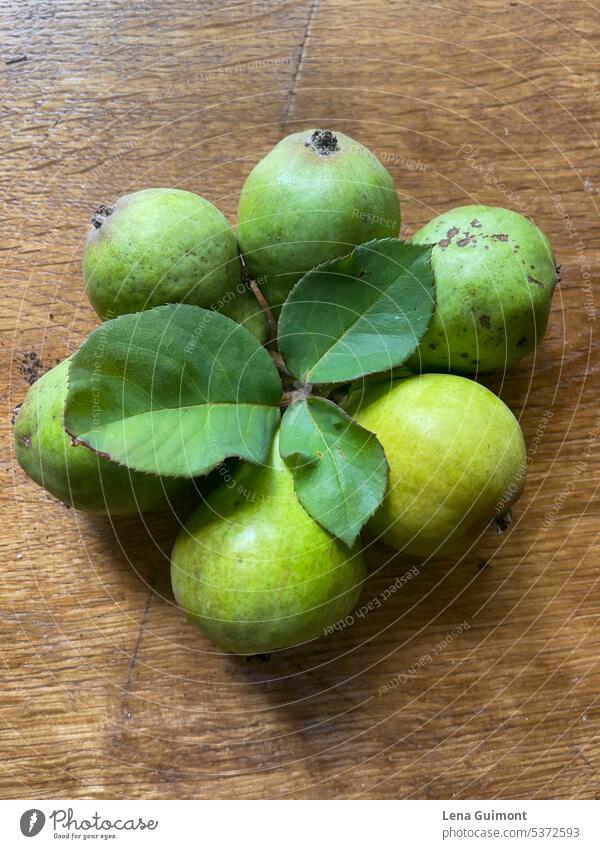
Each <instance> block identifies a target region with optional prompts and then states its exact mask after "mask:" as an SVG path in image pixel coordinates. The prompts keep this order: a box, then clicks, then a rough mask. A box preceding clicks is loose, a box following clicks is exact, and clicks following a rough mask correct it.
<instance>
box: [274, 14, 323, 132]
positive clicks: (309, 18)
mask: <svg viewBox="0 0 600 849" xmlns="http://www.w3.org/2000/svg"><path fill="white" fill-rule="evenodd" d="M316 7H317V0H312V2H311V4H310V7H309V9H308V16H307V19H306V26H305V27H304V34H303V36H302V41H301V42H300V55H299V56H298V62H297V63H296V68H295V70H294V76H293V78H292V84H291V86H290V90H289V92H288V96H287V98H286V100H285V105H284V108H283V115H282V117H281V125H280V126H281V130H282V131H284V130H285V129H286V127H287V124H288V120H289V115H290V111H291V108H292V103H293V102H294V98H295V96H296V83H297V81H298V77H299V76H300V71H301V70H302V65H303V63H304V50H305V47H306V42H307V40H308V37H309V35H310V26H311V24H312V20H313V17H314V13H315V9H316Z"/></svg>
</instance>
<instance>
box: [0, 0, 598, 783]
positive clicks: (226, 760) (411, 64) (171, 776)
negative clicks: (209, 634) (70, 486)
mask: <svg viewBox="0 0 600 849" xmlns="http://www.w3.org/2000/svg"><path fill="white" fill-rule="evenodd" d="M2 17H3V22H2V30H3V34H4V37H3V43H2V56H3V59H4V62H3V63H2V65H1V67H0V73H1V74H2V77H3V79H2V85H3V92H4V95H3V98H2V107H1V108H2V124H1V128H0V132H1V134H2V157H1V158H0V188H1V192H2V199H3V203H2V208H3V213H4V222H3V227H2V232H1V234H0V250H1V252H2V253H1V262H2V276H1V283H0V285H1V286H2V310H1V322H2V323H1V325H0V327H1V331H2V336H1V342H2V344H1V348H0V356H1V358H2V360H1V362H2V374H3V375H4V376H5V381H4V382H3V395H2V400H3V404H4V408H5V412H6V415H5V417H4V429H5V437H6V438H5V440H4V452H3V457H2V466H1V473H2V477H3V485H2V489H1V493H0V498H1V499H2V518H3V523H4V531H3V534H2V538H1V540H0V544H1V546H2V562H3V572H2V599H1V602H0V604H1V606H0V645H1V647H2V648H1V658H2V671H1V675H2V680H1V693H0V744H1V748H2V758H1V761H0V765H1V770H0V794H1V795H2V796H4V797H6V798H13V797H21V796H27V797H32V798H52V797H63V798H64V797H97V798H127V797H133V798H157V797H158V798H215V797H225V798H263V797H282V796H283V797H285V796H287V797H299V798H319V797H321V798H345V797H354V796H358V797H365V798H372V797H383V798H407V797H411V798H414V797H417V798H418V797H426V798H427V797H429V798H447V797H450V798H484V799H490V798H496V797H509V798H524V797H534V798H559V797H575V798H594V797H595V798H597V797H598V794H599V790H600V787H599V779H598V768H599V766H600V742H599V739H598V734H599V731H600V701H599V696H598V693H599V691H600V667H599V658H600V631H599V627H598V617H599V611H600V605H599V588H598V572H599V567H600V545H599V542H598V530H599V528H600V514H599V511H598V506H597V503H598V502H597V496H596V493H597V487H598V481H599V477H600V475H599V461H598V436H599V433H600V420H599V418H598V415H599V409H598V395H599V391H600V367H599V356H598V355H599V346H598V334H597V331H596V332H594V331H595V330H596V321H595V316H596V312H595V310H597V303H596V304H595V303H594V299H598V297H599V295H598V288H597V287H598V271H597V268H598V260H599V259H600V257H599V242H598V232H599V229H598V200H599V191H600V169H599V164H598V148H597V144H598V132H599V128H600V123H599V120H600V119H599V116H600V65H599V60H598V50H597V45H598V43H599V37H600V16H599V14H598V11H597V10H594V8H593V6H592V5H590V4H588V3H585V2H572V3H568V4H567V3H563V2H561V0H543V2H542V0H535V2H534V3H528V4H525V3H521V2H505V0H484V2H479V3H476V4H474V3H469V2H466V0H452V2H441V3H426V2H413V1H412V0H407V2H404V0H403V2H399V1H398V2H393V0H392V2H387V0H355V2H353V3H351V4H349V3H347V2H342V0H311V2H305V3H303V2H291V1H290V2H273V0H259V2H253V3H247V2H233V3H230V4H223V3H217V2H213V0H210V2H203V3H197V4H190V3H187V2H183V0H173V2H171V3H168V4H166V3H162V2H154V0H140V2H135V0H132V1H131V2H123V3H117V2H105V0H101V2H91V0H58V1H57V2H50V0H47V2H40V0H35V2H34V1H33V0H8V1H7V2H5V3H4V4H3V7H2ZM23 55H24V56H26V57H27V58H26V60H23V61H20V62H13V63H11V64H5V63H6V62H7V61H8V60H10V59H11V58H16V57H19V56H23ZM311 125H313V126H314V125H323V126H325V125H326V126H330V127H333V128H338V129H339V130H342V131H344V132H346V133H349V134H350V135H352V136H354V137H356V138H357V139H359V140H360V141H361V142H362V143H363V144H366V145H368V146H369V147H371V148H373V149H375V150H376V151H377V152H378V155H379V156H380V157H381V159H382V160H383V161H384V162H385V164H386V165H387V166H388V168H389V170H390V171H391V172H392V174H393V176H394V179H395V180H396V183H397V186H398V190H399V193H400V197H401V201H402V205H403V218H404V232H405V233H410V232H412V231H413V230H414V229H416V228H417V227H419V226H420V225H422V224H423V223H424V222H425V221H427V220H428V219H429V218H430V217H431V216H432V215H433V214H434V213H437V212H440V211H442V210H444V209H448V208H450V207H452V206H454V205H457V204H459V203H464V202H470V201H481V202H486V203H492V204H496V205H504V206H512V207H516V208H520V209H522V210H523V211H524V212H525V213H526V214H528V215H531V216H532V217H534V218H535V220H536V222H537V223H538V224H539V225H540V226H541V227H542V228H543V229H544V230H545V231H546V232H547V233H548V234H549V235H550V237H551V239H552V242H553V244H554V246H555V249H556V253H557V256H558V258H559V261H560V263H561V264H562V283H561V286H560V288H559V290H558V291H557V293H556V296H555V299H554V305H553V310H552V317H551V324H550V328H549V331H548V334H547V337H546V339H545V340H544V343H543V345H542V346H541V348H540V349H539V350H538V351H537V352H536V354H535V356H531V357H530V358H528V359H527V360H526V361H524V362H523V363H522V364H521V366H520V367H519V368H517V369H516V370H514V371H512V372H510V373H507V374H505V375H500V376H497V377H495V378H493V379H492V380H490V381H488V383H489V385H490V386H493V388H495V389H496V390H497V391H498V392H499V393H500V394H501V395H502V397H503V398H504V399H505V400H506V401H507V402H508V403H509V404H510V405H511V406H512V408H513V409H514V410H515V412H516V413H517V414H518V415H519V416H520V419H521V422H522V425H523V428H524V431H525V435H526V439H527V444H528V450H529V457H530V469H529V478H528V484H527V489H526V492H525V495H524V497H523V499H522V501H521V502H520V503H519V505H518V507H517V508H516V510H515V525H514V527H513V529H512V531H511V532H510V534H509V535H507V536H506V537H503V538H499V539H496V538H495V537H494V536H493V535H490V536H489V537H488V538H487V539H486V542H485V544H484V545H483V546H482V548H481V549H479V550H477V551H476V552H472V553H469V554H467V555H466V556H465V557H464V558H462V559H461V560H460V561H459V562H439V563H436V564H428V565H426V566H420V565H418V564H417V565H415V564H414V563H412V562H408V561H407V560H406V559H403V558H400V557H396V558H395V559H393V560H392V559H390V558H389V554H388V553H387V552H385V551H384V550H378V551H376V552H374V553H373V554H372V555H371V556H370V567H371V572H370V577H369V580H368V582H367V585H366V587H365V590H364V595H363V602H368V601H369V600H371V599H377V598H380V595H381V593H382V592H383V591H384V590H385V589H386V588H387V587H390V586H392V585H393V584H394V581H395V580H396V578H397V576H398V575H403V574H405V573H407V572H408V571H409V570H410V569H412V568H413V567H414V568H415V574H412V573H411V575H412V576H411V578H410V580H408V581H407V582H406V584H405V585H404V586H403V588H402V589H401V590H398V591H395V592H393V593H392V594H391V596H390V598H389V600H388V601H386V602H385V603H384V604H382V605H381V607H379V608H376V609H374V610H372V611H371V612H369V614H368V615H366V616H364V617H362V618H359V617H356V618H355V622H354V624H353V625H351V626H349V627H347V628H344V629H343V630H342V631H341V632H339V633H334V634H332V635H330V636H329V637H327V638H324V639H322V640H320V641H318V642H315V643H312V644H311V645H309V646H306V647H305V648H304V649H301V650H297V651H291V652H282V653H278V654H276V655H273V656H272V657H271V659H270V661H268V662H261V661H260V660H256V659H254V660H251V661H247V660H245V659H238V658H233V657H228V656H223V655H221V654H219V653H218V652H217V651H215V649H214V648H213V647H212V646H211V645H210V644H209V643H208V642H206V641H205V640H204V639H203V638H202V637H201V636H200V635H199V634H197V633H196V632H195V631H194V630H193V629H192V627H191V626H189V625H188V624H186V622H185V620H184V618H183V616H182V615H181V614H180V613H179V611H178V610H177V609H176V607H175V606H174V603H173V598H172V595H171V591H170V587H169V579H168V556H169V551H170V547H171V544H172V540H173V537H174V535H175V533H176V530H177V523H176V521H175V520H174V519H172V518H170V517H165V518H161V519H160V520H159V521H158V522H156V521H153V522H152V524H151V525H148V526H146V525H145V524H144V522H143V521H142V520H138V519H135V520H127V521H125V520H122V521H120V522H118V523H114V524H111V523H110V522H109V521H107V520H103V519H99V518H89V517H86V516H84V515H82V514H78V513H76V512H75V511H73V510H69V509H67V508H66V507H64V506H62V505H60V504H58V503H57V502H55V501H54V500H53V499H52V498H50V497H49V496H46V495H45V494H44V493H43V492H42V491H40V490H39V489H37V488H36V487H35V486H34V485H32V484H31V483H30V482H29V481H27V480H26V479H25V477H24V475H23V474H22V473H21V472H20V470H19V469H18V468H15V462H14V454H13V450H12V446H11V438H10V411H11V409H12V408H13V407H14V406H15V404H17V403H18V402H20V401H21V400H22V398H23V396H24V394H25V391H26V389H27V386H28V383H29V382H30V381H31V380H32V379H34V378H35V376H36V375H37V374H39V373H41V372H42V371H43V370H44V369H47V368H49V367H50V366H52V365H53V364H54V363H56V362H57V361H58V360H60V359H62V358H63V357H64V356H65V355H67V354H68V353H70V352H71V351H73V350H74V349H75V348H76V347H77V345H78V344H79V343H80V342H81V340H82V339H83V338H84V336H85V335H86V334H87V333H88V332H89V331H90V330H91V329H92V328H93V327H94V326H95V324H96V319H95V316H94V314H93V312H92V310H91V308H90V307H89V306H88V304H87V303H86V300H85V297H84V294H83V289H82V285H81V270H80V266H81V243H82V239H83V236H84V234H85V231H86V229H87V222H88V219H89V215H90V213H91V211H92V210H93V209H94V207H95V206H96V205H97V204H98V203H99V202H103V201H104V202H110V201H111V200H114V199H115V198H116V197H118V196H119V195H121V194H123V193H124V192H127V191H131V190H133V189H138V188H142V187H145V186H153V185H164V186H178V187H182V188H188V189H192V190H194V191H197V192H199V193H201V194H202V195H205V196H206V197H208V198H209V199H210V200H211V201H213V202H214V203H216V204H217V205H218V206H219V207H220V208H221V209H222V210H223V211H224V212H225V214H226V215H228V216H229V217H230V218H231V220H232V221H233V220H234V218H235V211H236V206H237V196H238V192H239V189H240V187H241V185H242V182H243V180H244V178H245V176H246V174H247V173H248V172H249V170H250V168H251V167H252V165H253V164H254V163H255V162H256V161H257V160H258V159H259V158H260V157H261V156H263V155H264V154H265V153H266V152H267V151H268V150H269V148H270V147H271V146H272V145H273V144H274V143H275V142H276V141H277V140H278V139H280V138H281V137H282V136H283V135H285V134H286V133H287V132H292V131H294V130H297V129H300V128H303V127H306V126H311ZM588 272H589V273H588ZM485 564H487V565H486V567H485V568H482V567H483V566H484V565H485ZM461 623H466V624H467V625H468V627H463V628H462V630H461V631H460V632H459V631H458V626H459V625H460V624H461ZM448 634H450V635H451V637H452V638H449V637H448V636H447V635H448ZM444 641H445V643H446V644H445V645H444Z"/></svg>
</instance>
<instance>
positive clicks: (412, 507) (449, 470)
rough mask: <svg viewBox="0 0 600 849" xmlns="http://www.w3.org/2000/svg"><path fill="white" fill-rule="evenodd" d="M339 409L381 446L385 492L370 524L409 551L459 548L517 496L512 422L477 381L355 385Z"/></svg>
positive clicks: (424, 379)
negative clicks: (344, 407) (386, 466)
mask: <svg viewBox="0 0 600 849" xmlns="http://www.w3.org/2000/svg"><path fill="white" fill-rule="evenodd" d="M347 409H348V411H349V412H350V413H351V415H354V417H355V419H356V421H358V422H359V424H361V425H362V426H363V427H364V428H366V429H367V430H370V431H372V432H373V433H375V434H376V435H377V438H378V439H379V441H380V442H381V444H382V445H383V449H384V451H385V455H386V457H387V461H388V463H389V480H388V491H387V494H386V497H385V500H384V502H383V504H382V506H381V507H380V509H379V510H378V511H377V513H376V514H375V516H374V517H373V518H372V519H371V521H370V522H369V530H370V531H371V533H372V534H373V535H374V536H376V537H378V538H380V539H382V540H383V541H384V542H385V543H387V544H388V545H390V546H391V547H393V548H395V549H397V550H399V551H405V552H407V553H408V554H412V555H416V556H418V557H430V556H434V555H438V554H446V553H453V552H457V551H462V550H466V549H467V548H468V547H469V546H470V545H471V543H473V542H474V541H475V540H476V539H477V538H478V537H479V535H480V534H481V532H482V531H483V530H484V529H485V528H486V526H487V525H489V524H490V522H491V521H493V520H497V521H498V522H501V521H502V517H503V516H504V515H505V514H506V512H507V511H508V510H509V508H510V507H511V505H512V504H514V502H515V501H516V500H517V499H518V498H519V496H520V495H521V492H522V489H523V485H524V480H525V467H526V459H525V443H524V440H523V434H522V432H521V428H520V426H519V423H518V421H517V420H516V418H515V417H514V415H513V414H512V412H511V411H510V410H509V408H508V407H507V406H506V404H504V402H503V401H501V400H500V398H498V397H496V395H494V393H493V392H490V390H489V389H486V388H485V387H484V386H482V385H481V384H479V383H475V382H474V381H472V380H468V379H467V378H464V377H458V376H455V375H448V374H426V375H422V376H416V377H410V378H407V379H405V380H397V381H390V380H387V381H386V380H384V381H382V382H381V383H380V384H370V385H368V386H367V388H366V390H365V392H364V394H362V395H361V393H360V391H358V390H356V391H355V393H354V397H351V399H350V403H349V404H348V405H347Z"/></svg>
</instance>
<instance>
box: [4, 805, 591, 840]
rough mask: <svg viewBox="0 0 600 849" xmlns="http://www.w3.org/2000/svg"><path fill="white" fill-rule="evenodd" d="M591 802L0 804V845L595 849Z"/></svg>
mask: <svg viewBox="0 0 600 849" xmlns="http://www.w3.org/2000/svg"><path fill="white" fill-rule="evenodd" d="M599 808H600V802H597V801H568V800H566V801H555V800H553V801H518V800H516V801H501V800H498V801H494V802H489V801H466V802H460V801H443V800H441V801H308V800H307V801H268V800H264V801H245V800H244V801H217V800H205V801H135V800H133V801H113V800H102V799H99V800H68V801H64V800H62V801H61V800H28V801H27V800H25V801H15V800H13V801H4V802H0V834H1V841H0V842H1V845H2V846H3V847H13V846H24V845H29V846H31V847H40V849H41V847H43V846H49V845H50V844H52V845H53V846H61V845H66V844H67V843H70V844H86V845H88V846H89V845H91V844H93V845H96V846H99V845H101V844H102V845H106V844H107V843H108V844H109V845H114V846H115V847H116V846H119V847H128V846H161V847H166V846H168V845H169V844H170V843H172V844H173V845H174V846H177V849H179V848H180V847H188V846H190V847H194V849H199V847H204V846H207V847H208V846H210V847H211V849H216V847H221V846H224V847H227V849H229V847H233V846H236V845H239V846H240V847H243V849H248V847H249V849H252V847H254V846H256V847H260V849H307V847H308V848H309V849H320V847H327V846H339V847H343V849H354V847H356V849H365V847H374V846H376V845H377V844H378V843H380V844H381V845H382V846H386V847H396V846H397V847H399V849H405V847H410V849H415V847H416V849H420V847H425V849H435V847H438V846H439V847H459V846H461V847H472V846H480V847H486V849H487V847H498V849H500V847H510V848H511V849H520V847H533V846H538V847H553V849H567V847H568V849H572V847H575V849H588V847H589V849H591V847H594V849H597V847H598V846H600V825H599V823H600V816H599V814H600V809H599Z"/></svg>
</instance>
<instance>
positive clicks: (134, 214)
mask: <svg viewBox="0 0 600 849" xmlns="http://www.w3.org/2000/svg"><path fill="white" fill-rule="evenodd" d="M92 225H93V226H92V228H91V229H90V231H89V233H88V235H87V238H86V240H85V244H84V252H83V278H84V283H85V289H86V292H87V295H88V298H89V299H90V303H91V304H92V306H93V307H94V309H95V310H96V312H97V313H98V315H99V316H100V318H102V319H108V318H116V317H117V316H119V315H123V314H124V313H135V312H141V311H142V310H147V309H151V308H152V307H156V306H160V305H161V304H175V303H186V304H195V305H197V306H200V307H205V308H206V309H215V310H217V311H220V312H224V313H225V314H226V315H229V316H230V317H231V318H234V319H236V314H237V313H238V312H240V311H241V312H242V313H243V314H244V319H245V323H246V327H247V328H248V330H250V331H251V332H254V333H255V335H256V336H257V337H258V338H259V340H260V341H261V342H263V341H264V340H265V339H266V336H267V333H268V325H267V322H266V319H265V317H264V316H263V315H262V313H261V311H260V307H259V305H258V302H257V301H256V299H255V298H254V296H253V295H252V293H251V292H249V291H248V290H247V289H246V287H245V286H244V284H243V283H242V276H241V261H240V257H239V252H238V246H237V241H236V238H235V235H234V233H233V230H232V229H231V225H230V224H229V222H228V221H227V219H226V218H225V216H224V215H223V214H222V213H221V212H219V210H218V209H217V208H216V207H215V206H213V205H212V204H211V203H209V202H208V201H207V200H205V199H204V198H202V197H200V196H199V195H196V194H194V193H193V192H186V191H182V190H180V189H143V190H142V191H139V192H133V193H132V194H128V195H124V196H123V197H121V198H119V200H117V201H116V203H115V204H114V205H113V206H111V207H107V206H100V207H99V208H98V209H97V210H96V212H95V213H94V215H93V217H92ZM238 302H243V303H241V304H240V305H238ZM250 315H252V318H249V316H250ZM236 320H237V319H236Z"/></svg>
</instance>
